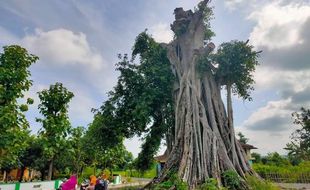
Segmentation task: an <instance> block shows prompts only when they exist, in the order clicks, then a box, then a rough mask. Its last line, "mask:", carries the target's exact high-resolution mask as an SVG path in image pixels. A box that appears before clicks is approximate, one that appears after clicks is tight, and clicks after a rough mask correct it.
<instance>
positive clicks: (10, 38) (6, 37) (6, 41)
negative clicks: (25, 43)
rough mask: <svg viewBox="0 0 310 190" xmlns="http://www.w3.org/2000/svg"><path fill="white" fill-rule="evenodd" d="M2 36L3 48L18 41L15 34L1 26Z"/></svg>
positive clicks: (1, 43)
mask: <svg viewBox="0 0 310 190" xmlns="http://www.w3.org/2000/svg"><path fill="white" fill-rule="evenodd" d="M0 36H1V42H0V45H1V46H4V45H10V44H12V43H16V42H17V41H18V38H17V37H16V36H15V35H14V34H12V33H10V32H9V31H7V30H6V29H5V28H3V27H1V26H0Z"/></svg>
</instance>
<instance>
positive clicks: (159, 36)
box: [150, 23, 173, 43]
mask: <svg viewBox="0 0 310 190" xmlns="http://www.w3.org/2000/svg"><path fill="white" fill-rule="evenodd" d="M150 33H151V34H152V36H153V38H154V39H155V40H156V41H157V42H164V43H169V42H170V41H171V40H172V39H173V32H172V31H171V29H170V26H169V24H164V23H158V24H156V25H154V26H151V27H150Z"/></svg>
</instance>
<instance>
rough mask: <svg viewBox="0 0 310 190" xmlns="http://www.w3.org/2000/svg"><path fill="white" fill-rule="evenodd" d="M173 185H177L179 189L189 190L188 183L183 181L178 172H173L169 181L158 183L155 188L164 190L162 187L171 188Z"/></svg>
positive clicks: (155, 189) (176, 187)
mask: <svg viewBox="0 0 310 190" xmlns="http://www.w3.org/2000/svg"><path fill="white" fill-rule="evenodd" d="M171 187H175V189H177V190H187V189H188V185H187V183H185V182H183V181H182V180H181V179H180V178H179V177H178V176H177V175H176V174H174V173H173V174H171V175H170V177H169V179H168V180H167V181H164V182H162V183H160V184H158V185H156V186H155V187H154V188H153V189H154V190H162V189H170V188H171Z"/></svg>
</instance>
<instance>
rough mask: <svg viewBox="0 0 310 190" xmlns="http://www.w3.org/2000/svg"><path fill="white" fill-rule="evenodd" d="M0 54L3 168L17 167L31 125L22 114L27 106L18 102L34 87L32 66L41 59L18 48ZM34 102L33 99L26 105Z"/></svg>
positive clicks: (0, 152)
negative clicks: (31, 78) (31, 73)
mask: <svg viewBox="0 0 310 190" xmlns="http://www.w3.org/2000/svg"><path fill="white" fill-rule="evenodd" d="M3 49H4V51H3V53H0V139H1V140H0V168H1V169H6V168H10V167H17V166H18V163H19V156H20V155H21V153H22V152H23V150H24V149H25V148H26V138H27V137H28V133H29V131H28V127H29V124H28V122H27V120H26V118H25V115H24V114H23V112H24V111H27V109H28V107H27V105H26V104H23V105H21V104H20V102H21V101H17V100H18V99H21V98H23V97H24V92H26V91H28V90H29V88H30V86H31V85H32V81H31V80H30V79H29V77H30V71H29V67H30V65H31V64H33V63H34V62H35V61H36V60H38V57H37V56H35V55H32V54H29V53H28V52H27V50H26V49H24V48H22V47H20V46H17V45H11V46H5V47H4V48H3ZM31 103H33V100H32V99H28V100H27V104H31Z"/></svg>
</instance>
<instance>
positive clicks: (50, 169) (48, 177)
mask: <svg viewBox="0 0 310 190" xmlns="http://www.w3.org/2000/svg"><path fill="white" fill-rule="evenodd" d="M53 165H54V159H52V160H51V161H50V163H49V166H48V175H47V179H48V180H52V177H53Z"/></svg>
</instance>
